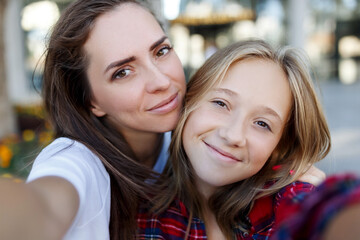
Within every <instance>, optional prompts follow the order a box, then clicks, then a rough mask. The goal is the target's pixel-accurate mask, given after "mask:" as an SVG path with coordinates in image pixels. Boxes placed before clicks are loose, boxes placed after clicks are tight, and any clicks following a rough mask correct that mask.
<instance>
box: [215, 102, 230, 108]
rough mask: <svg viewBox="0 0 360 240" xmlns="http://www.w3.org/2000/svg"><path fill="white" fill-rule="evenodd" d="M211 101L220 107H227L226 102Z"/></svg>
mask: <svg viewBox="0 0 360 240" xmlns="http://www.w3.org/2000/svg"><path fill="white" fill-rule="evenodd" d="M212 102H213V103H215V104H216V105H218V106H220V107H222V108H228V107H227V105H226V103H224V102H223V101H220V100H215V101H212Z"/></svg>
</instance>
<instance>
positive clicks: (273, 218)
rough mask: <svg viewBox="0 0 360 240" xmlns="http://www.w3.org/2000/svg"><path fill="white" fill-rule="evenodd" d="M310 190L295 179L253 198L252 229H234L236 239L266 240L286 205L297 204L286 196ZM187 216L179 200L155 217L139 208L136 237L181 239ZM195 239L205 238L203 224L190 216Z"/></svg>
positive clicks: (304, 193) (301, 196)
mask: <svg viewBox="0 0 360 240" xmlns="http://www.w3.org/2000/svg"><path fill="white" fill-rule="evenodd" d="M313 189H314V186H313V185H311V184H309V183H303V182H294V183H292V184H290V185H288V186H286V187H284V188H283V189H281V190H280V191H279V192H278V193H277V194H274V195H271V196H267V197H263V198H260V199H258V200H256V201H255V203H254V207H253V209H252V210H251V212H250V214H249V216H248V220H249V222H250V223H251V228H250V229H249V230H248V231H247V232H244V231H241V230H240V229H239V228H234V234H235V239H237V240H240V239H241V240H250V239H268V237H269V236H271V234H272V233H273V232H274V225H275V222H276V223H279V222H281V221H282V220H284V218H285V217H286V212H287V211H288V210H289V208H294V207H296V206H298V205H297V204H294V203H293V201H289V199H293V198H294V197H295V196H296V199H297V200H301V199H302V198H303V197H304V196H306V195H307V193H308V192H310V191H312V190H313ZM290 204H291V205H290ZM188 219H189V213H188V211H187V209H186V207H185V205H184V204H183V203H182V202H181V201H179V200H178V199H177V200H174V201H173V203H172V204H171V205H170V207H169V208H168V209H167V210H166V211H164V212H163V213H162V214H160V215H156V216H155V215H152V214H150V213H149V212H147V210H146V209H141V210H139V213H138V216H137V222H138V234H137V239H148V240H149V239H152V240H155V239H166V240H183V239H184V237H185V233H186V228H187V225H188ZM195 239H207V236H206V231H205V224H204V222H203V221H202V220H200V219H199V218H196V217H194V218H193V219H192V222H191V226H190V234H189V237H188V240H195Z"/></svg>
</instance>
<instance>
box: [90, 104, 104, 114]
mask: <svg viewBox="0 0 360 240" xmlns="http://www.w3.org/2000/svg"><path fill="white" fill-rule="evenodd" d="M91 112H92V113H93V114H94V115H95V116H97V117H103V116H105V115H106V112H104V111H103V110H102V109H101V107H100V106H98V105H97V104H94V103H93V102H92V103H91Z"/></svg>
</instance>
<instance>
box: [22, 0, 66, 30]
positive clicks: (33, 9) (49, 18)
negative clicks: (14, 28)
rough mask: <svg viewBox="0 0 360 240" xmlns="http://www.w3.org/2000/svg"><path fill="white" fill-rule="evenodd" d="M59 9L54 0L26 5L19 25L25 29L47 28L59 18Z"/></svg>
mask: <svg viewBox="0 0 360 240" xmlns="http://www.w3.org/2000/svg"><path fill="white" fill-rule="evenodd" d="M59 16H60V11H59V9H58V7H57V5H56V3H54V2H50V1H40V2H36V3H31V4H29V5H27V6H26V7H25V8H24V10H23V12H22V20H21V26H22V28H23V29H24V30H26V31H31V30H34V29H41V30H48V29H49V28H50V27H51V26H52V25H53V24H54V23H55V22H56V21H57V19H58V18H59Z"/></svg>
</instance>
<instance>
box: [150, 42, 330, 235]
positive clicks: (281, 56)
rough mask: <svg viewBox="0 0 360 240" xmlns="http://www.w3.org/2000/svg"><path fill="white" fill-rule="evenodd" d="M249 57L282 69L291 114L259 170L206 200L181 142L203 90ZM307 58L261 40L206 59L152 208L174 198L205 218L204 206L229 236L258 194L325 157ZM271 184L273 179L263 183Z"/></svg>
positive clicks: (323, 128)
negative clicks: (275, 168)
mask: <svg viewBox="0 0 360 240" xmlns="http://www.w3.org/2000/svg"><path fill="white" fill-rule="evenodd" d="M247 59H260V60H265V61H271V62H274V63H275V64H277V65H279V66H280V67H281V68H282V69H283V71H284V73H285V75H286V76H287V80H288V81H289V85H290V89H291V92H292V101H293V102H292V109H291V112H290V118H289V120H288V123H287V125H286V126H285V129H284V132H283V135H282V137H281V139H280V141H279V143H278V145H277V147H276V148H275V150H274V151H273V153H272V155H271V156H270V158H269V159H268V161H267V162H266V163H265V165H264V167H263V168H262V169H261V170H260V171H259V172H258V173H257V174H255V175H254V176H252V177H250V178H248V179H244V180H243V181H240V182H236V183H233V184H230V185H227V186H223V187H221V188H219V189H218V190H217V191H216V192H215V193H214V194H213V195H212V196H211V197H210V198H209V200H208V201H205V200H204V199H203V198H202V196H201V195H200V193H199V191H198V190H197V188H196V186H195V184H194V182H195V181H194V174H195V173H194V169H193V168H192V166H191V164H190V161H189V160H188V158H187V155H186V152H185V150H184V147H183V144H182V134H183V129H184V126H185V124H186V121H187V119H188V117H189V115H190V114H191V113H192V112H193V111H194V110H196V108H197V107H198V103H199V102H200V101H201V99H202V98H203V97H204V96H205V94H207V93H208V92H209V90H210V89H212V88H213V87H214V86H216V85H217V84H219V83H221V81H222V80H223V79H224V76H225V74H226V72H227V71H228V69H229V68H230V67H231V65H232V64H233V63H235V62H241V61H244V60H247ZM307 62H308V61H307V59H306V57H305V56H303V54H301V53H300V52H299V51H297V50H295V49H291V48H288V47H283V48H280V49H278V50H274V49H273V48H272V47H271V46H270V45H268V44H267V43H265V42H263V41H261V40H248V41H244V42H238V43H235V44H232V45H230V46H228V47H226V48H223V49H221V50H219V51H218V52H216V53H215V54H214V55H213V56H212V57H211V58H209V59H208V60H207V61H206V62H205V64H204V65H203V66H202V67H201V68H200V69H199V70H198V71H197V72H196V73H195V74H194V76H193V77H192V78H191V79H190V81H189V83H188V85H187V88H188V89H187V94H186V96H185V106H184V109H183V112H182V116H181V118H180V121H179V124H178V126H177V128H176V129H175V132H174V134H173V139H172V143H171V146H170V158H171V164H169V165H168V168H167V170H166V172H165V175H164V179H165V180H164V182H163V186H162V188H163V189H164V192H165V193H164V194H162V195H160V196H158V197H157V199H156V202H155V203H156V205H155V206H154V209H155V210H156V211H157V212H161V211H163V210H165V209H166V207H167V206H169V204H170V203H171V201H172V200H173V199H174V198H175V197H178V198H179V199H180V200H181V201H182V202H183V203H184V204H185V205H186V206H187V208H188V209H189V211H190V215H191V214H193V215H195V216H198V217H201V218H203V217H204V215H203V213H204V210H203V209H204V205H205V204H207V205H208V206H209V208H210V209H211V211H212V212H213V213H214V215H215V217H216V219H217V222H218V224H219V226H220V228H221V230H222V231H223V232H224V234H225V235H226V236H227V237H228V238H229V239H232V238H233V227H235V226H240V228H241V229H243V230H246V229H247V228H248V227H249V226H248V221H247V215H248V213H249V212H250V210H251V208H252V206H253V203H254V201H255V200H256V199H257V198H260V197H262V196H265V195H271V194H274V193H275V192H277V191H278V190H279V189H280V188H282V187H284V186H286V185H288V184H290V183H291V182H293V181H294V180H295V179H297V178H298V177H299V176H300V175H301V174H302V173H304V171H306V170H307V169H308V167H309V166H310V165H311V164H313V163H315V162H317V161H319V160H321V159H322V158H324V157H325V156H326V155H327V153H328V152H329V150H330V133H329V129H328V126H327V123H326V119H325V117H324V114H323V110H322V108H321V105H320V102H319V100H318V98H317V96H316V93H315V88H314V86H313V83H312V78H311V76H310V71H309V66H308V65H307ZM276 165H281V169H280V170H278V171H274V170H273V167H274V166H276ZM290 172H294V174H289V173H290ZM269 182H271V183H274V182H275V183H274V184H272V185H271V186H267V185H268V183H269ZM204 220H205V221H206V219H204ZM189 222H191V219H190V221H189Z"/></svg>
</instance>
